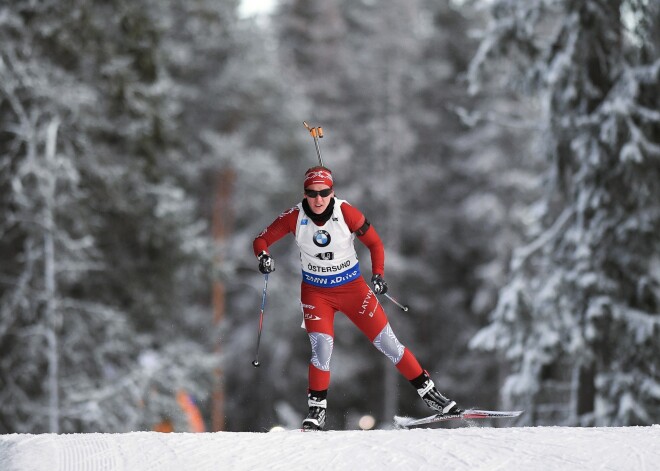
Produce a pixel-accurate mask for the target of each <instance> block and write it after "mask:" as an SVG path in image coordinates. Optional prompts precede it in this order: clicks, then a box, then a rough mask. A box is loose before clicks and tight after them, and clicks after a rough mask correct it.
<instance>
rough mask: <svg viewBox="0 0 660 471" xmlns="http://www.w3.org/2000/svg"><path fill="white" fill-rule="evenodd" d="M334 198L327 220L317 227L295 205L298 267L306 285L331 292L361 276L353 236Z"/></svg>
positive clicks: (300, 204) (339, 203) (299, 207)
mask: <svg viewBox="0 0 660 471" xmlns="http://www.w3.org/2000/svg"><path fill="white" fill-rule="evenodd" d="M343 203H345V201H344V200H340V199H337V198H335V207H334V209H333V212H332V216H331V217H330V219H329V220H328V221H327V222H326V223H325V224H324V225H323V226H322V227H319V226H317V225H316V224H314V221H312V220H311V219H309V218H308V217H307V214H305V210H303V208H302V203H299V204H298V209H299V212H298V221H297V222H296V243H297V244H298V247H299V248H300V263H301V264H302V276H303V281H304V282H305V283H308V284H311V285H314V286H322V287H325V288H332V287H335V286H341V285H343V284H345V283H348V282H349V281H353V280H355V279H356V278H358V277H359V276H360V265H359V264H358V259H357V253H356V252H355V247H354V245H353V240H354V239H355V234H353V233H351V231H350V229H349V228H348V224H346V221H344V215H343V214H342V212H341V205H342V204H343Z"/></svg>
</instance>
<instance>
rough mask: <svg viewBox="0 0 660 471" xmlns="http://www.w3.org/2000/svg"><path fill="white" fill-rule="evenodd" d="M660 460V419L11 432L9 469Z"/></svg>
mask: <svg viewBox="0 0 660 471" xmlns="http://www.w3.org/2000/svg"><path fill="white" fill-rule="evenodd" d="M261 469H264V470H287V471H291V470H303V469H305V470H314V471H317V470H359V471H367V470H377V471H382V470H386V469H391V470H397V471H399V470H426V469H433V470H435V469H437V470H444V471H452V470H460V471H463V470H470V471H474V470H515V471H520V470H533V471H543V470H551V471H555V470H570V471H577V470H612V471H626V470H631V471H632V470H635V471H644V470H649V471H650V470H658V469H660V425H653V426H651V427H620V428H569V427H520V428H515V427H512V428H485V427H484V428H481V427H478V426H473V427H469V428H458V429H457V428H454V429H442V428H437V429H415V430H372V431H328V432H300V431H297V430H296V431H283V432H271V433H244V432H241V433H238V432H217V433H201V434H194V433H172V434H166V433H157V432H133V433H125V434H100V433H98V434H71V435H54V434H43V435H29V434H16V435H2V436H0V470H2V471H101V470H104V471H106V470H107V471H111V470H113V471H114V470H120V471H141V470H158V471H170V470H171V471H185V470H191V471H204V470H213V471H217V470H232V471H233V470H261Z"/></svg>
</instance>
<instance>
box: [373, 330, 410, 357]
mask: <svg viewBox="0 0 660 471" xmlns="http://www.w3.org/2000/svg"><path fill="white" fill-rule="evenodd" d="M373 344H374V346H375V347H376V348H377V349H378V350H380V351H381V352H383V353H384V354H385V356H387V358H389V359H390V360H392V363H394V364H395V365H396V364H397V363H399V362H400V361H401V358H403V353H404V351H405V349H406V347H404V346H403V345H401V343H400V342H399V339H397V338H396V335H394V332H393V331H392V328H391V327H390V324H389V323H387V324H386V325H385V327H383V330H381V331H380V333H379V334H378V335H376V338H375V339H374V341H373Z"/></svg>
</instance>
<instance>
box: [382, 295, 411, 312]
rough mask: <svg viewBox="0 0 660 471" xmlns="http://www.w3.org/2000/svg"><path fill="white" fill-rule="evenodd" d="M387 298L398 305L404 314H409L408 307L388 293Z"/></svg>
mask: <svg viewBox="0 0 660 471" xmlns="http://www.w3.org/2000/svg"><path fill="white" fill-rule="evenodd" d="M385 297H386V298H387V299H389V300H390V301H392V302H393V303H394V304H396V305H397V306H398V307H399V309H401V310H402V311H403V312H408V306H404V305H403V304H401V303H400V302H399V301H397V300H396V299H394V298H393V297H392V296H390V295H389V294H387V293H385Z"/></svg>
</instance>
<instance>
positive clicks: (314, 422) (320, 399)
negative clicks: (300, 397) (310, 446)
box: [302, 390, 328, 430]
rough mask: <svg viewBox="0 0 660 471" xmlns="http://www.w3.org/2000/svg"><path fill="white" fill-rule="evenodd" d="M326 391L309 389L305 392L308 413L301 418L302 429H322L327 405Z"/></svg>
mask: <svg viewBox="0 0 660 471" xmlns="http://www.w3.org/2000/svg"><path fill="white" fill-rule="evenodd" d="M327 393H328V391H327V390H326V391H310V392H309V393H308V394H307V405H308V406H309V413H308V414H307V417H306V418H305V420H303V423H302V428H303V430H323V429H324V427H325V410H326V408H327V407H328V401H327V399H326V396H327Z"/></svg>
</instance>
